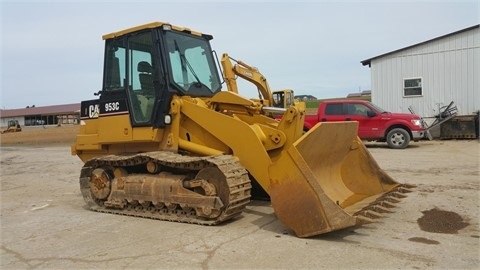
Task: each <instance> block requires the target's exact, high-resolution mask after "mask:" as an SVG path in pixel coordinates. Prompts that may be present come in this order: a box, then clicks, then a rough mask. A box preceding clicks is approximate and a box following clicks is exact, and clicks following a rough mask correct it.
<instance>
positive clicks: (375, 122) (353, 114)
mask: <svg viewBox="0 0 480 270" xmlns="http://www.w3.org/2000/svg"><path fill="white" fill-rule="evenodd" d="M345 105H346V108H345V109H346V116H347V118H348V119H349V120H350V121H357V122H358V136H359V137H360V138H362V139H375V138H379V137H381V136H380V135H379V134H380V133H381V130H380V129H379V127H380V122H379V117H378V115H376V114H375V113H373V110H372V109H371V108H369V107H368V106H366V105H364V104H361V103H347V104H345ZM373 115H374V116H373Z"/></svg>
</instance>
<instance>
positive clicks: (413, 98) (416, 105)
mask: <svg viewBox="0 0 480 270" xmlns="http://www.w3.org/2000/svg"><path fill="white" fill-rule="evenodd" d="M361 63H362V65H364V66H369V67H370V69H371V84H372V101H373V102H374V103H376V104H378V105H379V106H380V107H382V108H384V109H386V110H387V111H396V112H406V113H408V112H409V110H408V108H409V106H411V107H412V108H413V109H414V111H415V113H417V114H419V115H420V116H423V117H434V116H435V115H436V114H438V113H439V109H440V108H441V107H443V106H447V105H448V104H450V102H452V101H453V102H454V103H455V105H456V106H457V109H458V114H459V115H469V114H472V113H473V112H475V111H477V110H480V75H479V74H480V28H479V25H475V26H472V27H469V28H465V29H463V30H460V31H456V32H453V33H450V34H447V35H444V36H440V37H437V38H434V39H431V40H427V41H425V42H421V43H418V44H414V45H411V46H408V47H405V48H402V49H399V50H396V51H392V52H388V53H385V54H382V55H378V56H375V57H372V58H369V59H366V60H363V61H361Z"/></svg>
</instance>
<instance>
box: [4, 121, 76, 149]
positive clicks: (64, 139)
mask: <svg viewBox="0 0 480 270" xmlns="http://www.w3.org/2000/svg"><path fill="white" fill-rule="evenodd" d="M78 131H79V126H78V125H64V126H36V127H22V131H20V132H13V133H5V134H1V135H0V146H21V145H29V146H31V145H70V144H73V143H74V142H75V136H76V135H77V134H78Z"/></svg>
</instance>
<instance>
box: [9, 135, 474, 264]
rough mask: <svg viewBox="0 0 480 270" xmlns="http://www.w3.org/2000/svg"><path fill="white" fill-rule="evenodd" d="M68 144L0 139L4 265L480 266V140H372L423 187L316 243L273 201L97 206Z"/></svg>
mask: <svg viewBox="0 0 480 270" xmlns="http://www.w3.org/2000/svg"><path fill="white" fill-rule="evenodd" d="M52 129H54V128H52ZM60 130H61V131H62V132H63V131H64V130H63V129H57V130H56V133H59V131H60ZM60 133H61V132H60ZM65 133H68V134H70V133H69V132H65ZM25 134H27V133H24V135H25ZM8 135H12V134H8ZM16 136H17V137H18V136H20V135H19V134H17V135H16ZM37 138H38V136H37ZM69 140H70V139H68V138H67V139H61V140H60V139H56V142H54V143H53V144H51V143H46V142H45V141H42V142H41V143H39V142H38V140H37V142H29V143H25V142H18V141H17V142H11V143H10V144H8V143H6V141H5V135H2V147H1V148H0V151H1V160H0V166H1V186H0V199H1V216H0V217H1V219H0V222H1V231H0V232H1V235H0V236H1V251H0V260H1V262H0V268H1V269H68V268H71V269H81V268H88V269H125V268H140V269H253V268H255V269H479V268H480V227H479V216H480V212H479V209H480V208H479V204H480V201H479V199H480V197H479V190H480V180H479V156H480V144H479V142H478V141H476V140H458V141H455V140H452V141H423V142H418V143H413V144H411V146H409V147H408V148H407V149H404V150H391V149H388V148H387V147H386V145H384V144H377V143H367V147H368V149H369V151H370V152H371V153H372V154H373V156H374V157H375V159H376V160H377V161H378V163H379V164H380V166H381V167H382V168H383V169H384V170H385V171H387V173H389V174H390V175H391V176H392V177H394V178H395V179H396V180H397V181H399V182H402V183H409V184H415V185H417V188H415V192H413V193H409V195H408V197H407V198H405V199H403V200H402V201H401V202H400V203H399V204H398V207H397V208H395V212H394V213H392V214H388V215H387V216H386V217H385V218H383V219H381V220H380V222H377V223H373V224H367V225H363V226H360V227H356V228H349V229H345V230H342V231H336V232H332V233H328V234H324V235H320V236H317V237H313V238H306V239H305V238H297V237H295V236H294V235H293V234H292V232H291V231H289V230H288V229H287V228H286V227H284V226H283V225H282V224H281V223H280V222H279V221H278V220H277V219H276V218H275V215H274V213H273V209H272V208H271V207H270V204H269V202H264V201H253V202H252V203H251V204H250V205H249V206H248V207H247V209H246V211H245V212H244V214H242V216H241V217H239V218H236V219H235V220H233V221H231V222H227V223H226V224H223V225H219V226H210V227H207V226H200V225H191V224H180V223H171V222H163V221H156V220H150V219H142V218H134V217H127V216H119V215H110V214H101V213H96V212H92V211H88V210H86V209H85V203H84V201H83V198H82V196H81V194H80V191H79V185H78V176H79V172H80V168H81V167H82V162H81V161H80V160H79V159H78V158H77V157H74V156H71V155H70V148H69V146H68V145H67V144H66V143H65V142H68V141H69ZM7 141H8V140H7ZM62 142H63V143H62Z"/></svg>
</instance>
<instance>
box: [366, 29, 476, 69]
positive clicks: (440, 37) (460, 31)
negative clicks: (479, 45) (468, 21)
mask: <svg viewBox="0 0 480 270" xmlns="http://www.w3.org/2000/svg"><path fill="white" fill-rule="evenodd" d="M479 27H480V24H477V25H474V26H471V27H467V28H465V29H462V30H459V31H455V32H452V33H450V34H446V35H443V36H439V37H436V38H433V39H429V40H427V41H423V42H420V43H417V44H414V45H411V46H408V47H404V48H401V49H398V50H395V51H391V52H388V53H384V54H381V55H377V56H374V57H372V58H369V59H366V60H363V61H360V63H362V65H364V66H366V65H368V66H369V67H370V66H371V62H372V60H373V59H377V58H380V57H384V56H386V55H389V54H393V53H396V52H399V51H403V50H407V49H410V48H412V47H415V46H419V45H423V44H425V43H428V42H432V41H434V40H438V39H442V38H446V37H449V36H453V35H456V34H459V33H462V32H466V31H470V30H472V29H475V28H479Z"/></svg>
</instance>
